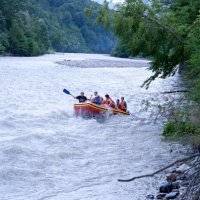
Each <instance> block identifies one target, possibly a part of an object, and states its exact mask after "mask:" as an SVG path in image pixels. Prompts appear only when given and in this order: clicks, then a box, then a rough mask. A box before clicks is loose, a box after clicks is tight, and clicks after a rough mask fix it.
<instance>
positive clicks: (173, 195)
mask: <svg viewBox="0 0 200 200" xmlns="http://www.w3.org/2000/svg"><path fill="white" fill-rule="evenodd" d="M178 195H179V192H170V193H169V194H167V195H166V196H165V198H166V199H175V198H176V197H177V196H178Z"/></svg>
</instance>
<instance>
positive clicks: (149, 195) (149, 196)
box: [146, 194, 154, 199]
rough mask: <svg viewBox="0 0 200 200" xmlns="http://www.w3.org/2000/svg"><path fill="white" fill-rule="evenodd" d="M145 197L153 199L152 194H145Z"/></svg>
mask: <svg viewBox="0 0 200 200" xmlns="http://www.w3.org/2000/svg"><path fill="white" fill-rule="evenodd" d="M146 198H147V199H154V195H152V194H148V195H147V196H146Z"/></svg>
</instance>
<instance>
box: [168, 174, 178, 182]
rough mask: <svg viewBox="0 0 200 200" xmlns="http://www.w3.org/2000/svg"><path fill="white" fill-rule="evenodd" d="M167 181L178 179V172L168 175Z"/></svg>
mask: <svg viewBox="0 0 200 200" xmlns="http://www.w3.org/2000/svg"><path fill="white" fill-rule="evenodd" d="M167 181H170V182H174V181H176V174H175V173H171V174H169V175H167Z"/></svg>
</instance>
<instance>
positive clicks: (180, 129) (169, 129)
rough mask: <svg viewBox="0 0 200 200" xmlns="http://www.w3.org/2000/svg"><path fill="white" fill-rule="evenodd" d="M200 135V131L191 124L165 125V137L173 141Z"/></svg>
mask: <svg viewBox="0 0 200 200" xmlns="http://www.w3.org/2000/svg"><path fill="white" fill-rule="evenodd" d="M197 134H199V135H200V130H199V129H198V128H197V127H196V126H195V125H192V124H191V123H187V122H175V121H169V122H167V123H166V124H165V126H164V129H163V135H164V136H166V137H170V138H172V139H175V138H178V137H183V136H185V135H187V136H188V135H197Z"/></svg>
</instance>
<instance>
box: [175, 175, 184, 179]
mask: <svg viewBox="0 0 200 200" xmlns="http://www.w3.org/2000/svg"><path fill="white" fill-rule="evenodd" d="M185 178H186V176H185V174H180V175H178V176H176V180H184V179H185Z"/></svg>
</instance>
